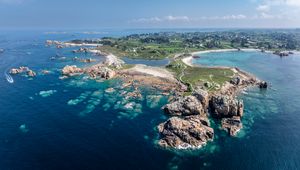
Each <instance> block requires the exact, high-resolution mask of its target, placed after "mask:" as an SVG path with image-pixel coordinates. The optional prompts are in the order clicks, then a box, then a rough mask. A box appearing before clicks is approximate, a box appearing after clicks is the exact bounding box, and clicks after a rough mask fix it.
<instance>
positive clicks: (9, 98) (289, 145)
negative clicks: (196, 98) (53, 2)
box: [0, 30, 300, 170]
mask: <svg viewBox="0 0 300 170" xmlns="http://www.w3.org/2000/svg"><path fill="white" fill-rule="evenodd" d="M134 32H142V31H138V30H134V31H128V32H120V31H119V32H118V31H110V30H106V31H105V33H103V34H97V35H87V34H82V33H80V31H74V32H69V33H67V34H55V35H54V34H44V33H43V32H42V31H21V32H20V31H10V32H1V33H0V48H4V49H5V52H4V53H2V54H0V73H1V74H2V73H3V74H2V77H1V78H0V95H1V97H0V132H1V133H0V158H1V159H0V169H4V170H5V169H297V168H298V167H299V166H300V159H299V156H298V155H299V153H300V146H299V145H300V144H299V140H300V126H299V119H300V116H299V110H300V108H299V105H298V104H299V102H300V101H299V100H300V91H299V90H300V89H299V84H300V82H299V80H300V77H299V75H300V74H299V72H300V71H299V69H298V68H299V66H300V57H299V56H291V57H288V58H282V59H281V58H279V57H277V56H273V55H269V54H262V53H242V52H240V53H218V54H216V53H211V54H205V56H204V54H203V57H202V58H201V59H199V60H197V61H195V63H196V62H199V63H201V62H206V63H201V64H209V65H218V64H220V65H230V66H234V65H236V66H239V67H241V68H242V69H244V70H246V71H249V72H251V73H253V74H256V75H257V76H258V77H259V78H261V79H264V80H267V81H268V82H270V83H271V84H272V88H271V89H268V90H266V91H260V90H258V89H251V90H249V91H248V94H244V95H241V96H240V97H241V98H243V99H244V102H245V108H246V111H245V112H246V113H245V117H244V118H243V122H244V126H245V128H244V129H243V131H242V132H241V133H240V134H239V136H238V137H237V138H231V137H228V136H227V134H226V133H225V132H223V131H221V130H218V126H217V125H216V124H217V122H212V124H213V126H214V127H215V129H216V137H215V138H216V140H215V141H214V142H212V143H209V144H208V145H207V146H206V147H204V148H202V149H200V150H197V151H167V150H163V149H161V148H159V147H157V146H156V145H155V141H156V139H157V137H158V136H157V131H156V130H155V126H156V125H158V124H159V123H161V122H163V121H164V120H166V118H167V117H166V116H164V114H163V113H162V111H161V110H160V107H161V106H163V105H164V104H165V103H166V102H167V98H166V97H162V96H161V95H160V93H159V92H158V91H156V90H153V89H151V88H149V87H143V88H141V89H140V90H141V93H142V94H143V98H142V99H129V100H125V99H124V96H122V93H124V91H132V89H130V88H129V89H123V90H122V89H120V86H121V85H122V82H120V81H119V80H110V81H103V82H95V81H93V80H89V79H86V78H84V77H77V78H73V79H66V80H60V79H59V78H58V77H59V76H60V72H59V71H60V69H61V68H63V66H65V65H67V64H76V65H80V66H87V65H88V64H84V63H79V62H76V61H73V60H71V59H72V58H73V57H75V56H78V57H81V58H89V57H91V58H94V59H97V60H98V61H101V57H99V56H92V55H90V54H73V53H71V51H72V49H73V48H65V49H56V48H53V47H45V45H44V42H45V40H47V39H52V40H72V39H78V38H101V37H103V36H116V37H118V36H121V35H126V34H129V33H134ZM56 55H58V56H64V57H66V60H50V58H51V57H53V56H56ZM219 59H224V60H219ZM258 59H259V60H258ZM226 60H227V61H226ZM216 61H219V62H222V63H219V62H216ZM228 61H230V63H227V64H226V62H228ZM133 62H137V61H133ZM142 62H143V64H149V65H155V64H157V65H158V66H159V65H164V62H161V63H160V62H159V63H154V62H152V61H151V62H150V61H149V62H147V61H142ZM22 65H25V66H29V67H30V68H31V69H33V70H34V71H37V72H40V71H41V70H44V69H48V70H50V71H51V74H49V75H43V74H39V75H38V76H37V77H35V78H33V79H30V78H28V77H24V76H13V78H14V83H13V84H10V83H8V82H7V80H6V78H5V75H4V72H5V71H6V70H7V69H8V68H11V67H17V66H22ZM109 87H114V88H115V91H114V92H112V93H108V92H105V90H106V89H107V88H109ZM128 103H130V104H128ZM127 104H128V105H127ZM126 105H127V107H125V106H126ZM128 106H131V107H128ZM215 123H216V124H215Z"/></svg>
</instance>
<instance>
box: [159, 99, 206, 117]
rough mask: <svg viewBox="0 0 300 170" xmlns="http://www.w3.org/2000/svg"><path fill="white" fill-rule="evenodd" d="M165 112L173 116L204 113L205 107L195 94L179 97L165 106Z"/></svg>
mask: <svg viewBox="0 0 300 170" xmlns="http://www.w3.org/2000/svg"><path fill="white" fill-rule="evenodd" d="M162 109H163V110H164V112H165V113H166V114H168V115H171V116H189V115H200V114H201V115H203V114H204V113H205V112H204V109H203V106H202V104H201V103H200V101H199V100H198V99H197V98H196V97H195V96H185V97H178V98H177V99H175V101H173V102H172V103H170V104H167V105H165V106H163V108H162Z"/></svg>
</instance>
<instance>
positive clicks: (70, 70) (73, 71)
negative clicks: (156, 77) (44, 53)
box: [62, 65, 83, 76]
mask: <svg viewBox="0 0 300 170" xmlns="http://www.w3.org/2000/svg"><path fill="white" fill-rule="evenodd" d="M81 73H83V69H81V68H78V67H77V66H76V65H72V66H69V65H67V66H65V67H64V68H63V69H62V74H63V75H64V76H74V75H79V74H81Z"/></svg>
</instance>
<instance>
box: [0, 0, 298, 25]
mask: <svg viewBox="0 0 300 170" xmlns="http://www.w3.org/2000/svg"><path fill="white" fill-rule="evenodd" d="M299 16H300V0H206V1H204V0H185V1H183V0H0V28H5V27H6V28H75V29H76V28H174V27H176V28H188V27H191V28H195V27H196V28H228V27H233V28H251V27H254V28H286V27H300V17H299Z"/></svg>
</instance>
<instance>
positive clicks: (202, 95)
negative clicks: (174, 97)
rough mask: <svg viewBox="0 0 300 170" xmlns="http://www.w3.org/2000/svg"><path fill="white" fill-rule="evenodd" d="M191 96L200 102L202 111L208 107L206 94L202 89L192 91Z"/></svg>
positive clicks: (207, 95)
mask: <svg viewBox="0 0 300 170" xmlns="http://www.w3.org/2000/svg"><path fill="white" fill-rule="evenodd" d="M192 95H193V96H195V97H196V98H197V99H198V100H199V101H200V102H201V104H202V106H203V108H204V110H206V109H207V107H208V105H209V94H208V92H207V91H205V90H203V89H200V88H198V89H195V90H194V91H193V93H192Z"/></svg>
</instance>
